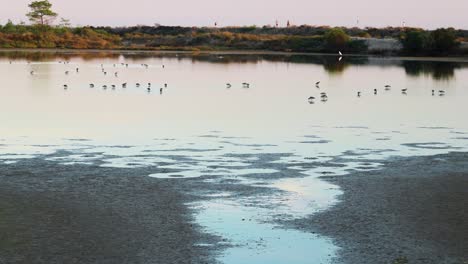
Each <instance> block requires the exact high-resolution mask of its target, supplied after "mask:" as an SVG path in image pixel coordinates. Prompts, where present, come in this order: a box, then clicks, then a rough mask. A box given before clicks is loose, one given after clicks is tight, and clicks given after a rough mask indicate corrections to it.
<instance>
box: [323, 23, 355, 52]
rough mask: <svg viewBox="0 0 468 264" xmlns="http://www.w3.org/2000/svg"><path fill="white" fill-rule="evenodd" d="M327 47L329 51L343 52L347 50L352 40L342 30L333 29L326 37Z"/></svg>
mask: <svg viewBox="0 0 468 264" xmlns="http://www.w3.org/2000/svg"><path fill="white" fill-rule="evenodd" d="M324 40H325V46H326V47H327V48H328V49H329V50H333V51H336V50H343V49H344V48H346V46H347V44H348V42H349V40H350V38H349V36H348V35H347V34H346V33H345V32H344V31H343V29H341V28H332V29H330V30H328V31H327V33H325V35H324Z"/></svg>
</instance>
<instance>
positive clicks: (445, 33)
mask: <svg viewBox="0 0 468 264" xmlns="http://www.w3.org/2000/svg"><path fill="white" fill-rule="evenodd" d="M431 40H432V49H433V51H435V52H437V53H448V52H450V51H452V50H454V49H455V48H457V47H458V45H459V44H460V43H459V42H458V41H457V36H456V34H455V30H454V29H453V28H448V29H445V28H439V29H437V30H435V31H432V32H431Z"/></svg>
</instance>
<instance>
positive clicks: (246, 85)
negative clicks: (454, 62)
mask: <svg viewBox="0 0 468 264" xmlns="http://www.w3.org/2000/svg"><path fill="white" fill-rule="evenodd" d="M338 54H339V55H340V58H339V59H338V61H341V59H342V56H343V54H342V53H341V52H339V53H338ZM59 63H63V64H65V65H66V64H69V63H70V62H68V61H64V62H62V61H59ZM10 64H12V62H11V61H10ZM28 64H29V62H28ZM120 64H121V66H124V67H126V68H128V66H129V64H128V63H120ZM116 66H117V64H113V67H114V68H115V67H116ZM140 66H141V67H143V68H146V69H148V68H149V65H148V64H140ZM162 68H163V69H164V68H165V65H164V64H163V65H162ZM75 71H76V73H79V72H80V68H78V67H77V68H75ZM101 71H102V73H103V74H104V75H108V72H107V71H106V70H105V68H104V64H101ZM30 74H31V75H34V74H35V72H34V71H31V72H30ZM69 74H70V71H69V70H67V71H65V75H69ZM114 76H115V77H119V73H118V72H117V71H114ZM127 86H128V83H126V82H125V83H122V84H121V87H122V88H124V89H125V88H127ZM141 86H142V84H141V83H135V87H137V88H139V87H141ZM89 87H90V88H94V87H96V85H95V84H94V83H90V84H89ZM116 87H117V86H116V85H115V84H110V85H107V84H104V85H102V88H103V89H104V90H106V89H108V88H111V89H112V90H115V89H116ZM167 87H168V85H167V83H165V84H164V87H160V88H159V93H160V94H162V93H163V91H164V88H167ZM231 87H232V84H231V83H226V88H228V89H229V88H231ZM242 87H243V88H250V83H247V82H244V83H242ZM315 87H316V88H317V89H320V81H318V82H316V83H315ZM391 88H392V86H391V85H389V84H387V85H385V86H384V90H385V91H390V90H391ZM63 89H65V90H67V89H68V84H64V85H63ZM146 90H147V91H148V93H150V92H151V91H152V84H151V83H150V82H149V83H148V84H147V87H146ZM436 92H437V93H438V95H439V96H444V95H445V90H438V91H436V90H432V96H435V95H436ZM401 93H402V94H403V95H407V94H408V88H404V89H401ZM377 94H378V89H374V95H377ZM361 96H362V92H361V91H358V92H357V97H361ZM316 99H317V98H316V97H315V96H310V97H309V98H308V102H309V103H310V104H314V103H315V100H316ZM320 101H322V102H327V101H328V95H327V93H326V92H321V93H320Z"/></svg>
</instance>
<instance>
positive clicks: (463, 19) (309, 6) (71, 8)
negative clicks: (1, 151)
mask: <svg viewBox="0 0 468 264" xmlns="http://www.w3.org/2000/svg"><path fill="white" fill-rule="evenodd" d="M29 2H30V0H0V3H1V6H2V8H1V9H0V23H2V24H4V23H6V21H7V20H8V19H12V20H13V21H14V22H19V21H27V19H26V17H25V16H24V14H25V13H26V12H27V11H28V8H27V5H28V3H29ZM50 2H51V3H52V4H53V5H54V6H53V9H54V10H55V11H56V12H58V13H59V14H60V16H61V17H65V18H67V19H70V20H71V22H72V24H73V25H109V26H125V25H138V24H144V25H154V24H155V23H159V24H162V25H182V26H211V25H213V24H214V22H218V25H220V26H231V25H258V26H262V25H267V24H271V25H272V24H274V23H275V20H278V21H279V22H280V24H282V25H284V24H285V23H286V21H287V20H288V19H289V20H290V21H291V23H292V24H295V25H301V24H309V25H332V26H356V25H358V26H360V27H366V26H377V27H383V26H400V25H402V23H403V21H405V22H406V25H407V26H414V27H423V28H430V29H432V28H437V27H449V26H452V27H456V28H464V29H468V0H444V1H438V0H437V1H436V0H385V1H383V0H322V1H317V0H280V1H278V0H275V1H271V0H235V1H234V0H231V1H226V0H192V1H189V0H185V1H182V0H50ZM358 20H359V24H358Z"/></svg>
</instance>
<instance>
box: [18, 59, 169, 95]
mask: <svg viewBox="0 0 468 264" xmlns="http://www.w3.org/2000/svg"><path fill="white" fill-rule="evenodd" d="M69 63H70V62H68V61H63V62H62V61H59V64H64V65H67V64H69ZM10 64H11V62H10ZM28 64H29V62H28ZM120 65H121V66H123V67H125V68H128V67H129V64H128V63H120ZM140 66H141V67H142V68H145V69H148V68H149V65H148V64H144V63H142V64H140ZM116 67H117V64H113V68H116ZM162 68H165V65H162ZM74 71H75V72H76V73H80V68H79V67H76V68H75V69H74ZM101 72H102V74H103V75H104V76H107V75H109V74H108V73H110V72H108V71H107V70H106V69H105V68H104V64H101ZM64 73H65V75H69V74H70V70H66V71H65V72H64ZM112 73H113V75H114V76H115V77H116V78H117V77H119V72H118V71H115V70H114V71H113V72H112ZM30 74H31V75H34V74H35V72H34V71H30ZM120 86H121V87H122V88H124V89H125V88H127V86H129V85H128V83H126V82H125V83H122V84H120ZM141 86H142V84H141V83H138V82H137V83H135V87H137V88H139V87H141ZM89 87H90V88H95V87H96V84H94V83H90V84H89ZM167 87H168V85H167V83H165V84H164V86H163V87H160V88H159V93H160V94H162V93H163V91H164V88H167ZM68 88H69V85H68V84H64V85H63V89H64V90H68ZM108 88H110V89H112V90H115V89H116V88H117V85H115V84H109V85H108V84H104V85H102V89H104V90H107V89H108ZM152 88H153V87H152V84H151V82H149V83H148V84H147V87H146V90H147V91H148V93H151V91H152Z"/></svg>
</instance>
